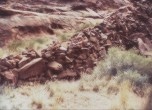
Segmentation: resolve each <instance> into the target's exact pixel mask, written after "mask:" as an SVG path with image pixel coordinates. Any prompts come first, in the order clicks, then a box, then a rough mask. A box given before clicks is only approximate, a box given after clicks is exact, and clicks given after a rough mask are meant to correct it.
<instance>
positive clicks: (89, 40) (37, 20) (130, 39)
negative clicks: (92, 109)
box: [0, 0, 152, 109]
mask: <svg viewBox="0 0 152 110" xmlns="http://www.w3.org/2000/svg"><path fill="white" fill-rule="evenodd" d="M0 3H1V5H0V26H1V27H0V46H1V47H2V48H7V46H8V44H9V42H10V41H11V40H14V39H17V40H19V41H24V39H29V38H30V39H33V38H35V37H41V38H43V37H44V38H45V36H47V37H49V39H51V40H50V44H49V45H46V46H45V47H44V48H43V49H41V50H40V49H39V50H35V49H33V48H31V47H27V48H26V49H25V50H24V51H22V52H21V53H16V54H15V55H14V54H9V55H7V56H5V57H4V58H1V59H0V83H1V84H2V85H4V83H5V82H6V81H9V80H10V81H11V82H12V83H13V85H14V87H17V86H20V85H19V84H18V82H19V81H21V82H24V81H34V82H35V81H40V82H43V83H45V82H46V81H48V80H51V81H54V80H59V79H68V80H71V79H75V80H76V79H79V80H81V77H82V76H83V75H84V74H93V73H94V71H96V70H94V68H96V67H98V65H99V64H98V63H99V62H100V61H101V62H102V61H103V62H104V60H106V58H107V56H110V54H109V51H108V50H109V48H111V47H120V48H123V50H129V49H133V50H134V51H135V53H136V54H139V55H142V56H144V57H148V60H147V59H144V58H141V59H142V60H143V61H144V62H146V63H143V64H141V65H143V66H137V65H136V63H134V62H136V61H134V60H133V59H132V62H133V63H131V64H128V63H127V64H124V65H117V63H116V62H115V63H116V64H114V65H113V66H111V68H110V69H109V68H108V67H107V68H106V71H105V73H106V72H107V74H109V73H110V77H114V76H119V72H120V71H121V72H122V71H124V70H126V71H128V68H129V69H130V70H131V71H132V70H137V71H138V75H141V76H140V77H142V78H144V77H146V79H147V82H146V83H143V84H146V85H147V84H148V86H147V91H151V90H149V88H151V85H149V84H151V78H152V73H151V67H149V66H150V65H151V61H152V60H151V59H150V58H149V57H151V56H152V52H151V49H152V8H151V6H152V2H151V1H150V0H144V1H135V0H130V1H129V0H123V1H120V0H112V1H111V0H103V1H99V0H95V1H91V0H77V1H76V0H73V1H70V0H58V1H49V0H38V1H34V0H23V1H21V0H15V1H11V0H10V1H9V0H7V1H5V0H4V1H2V2H0ZM88 23H91V25H88ZM82 25H83V26H84V27H82ZM58 31H60V34H64V33H65V32H67V33H70V31H74V33H72V35H71V36H68V38H66V39H63V36H59V34H58ZM60 37H61V38H60ZM120 53H121V52H120ZM122 54H123V53H122ZM113 55H114V54H113ZM120 55H121V54H120ZM117 56H119V54H117ZM133 56H134V55H131V57H133ZM137 57H138V56H137ZM124 58H125V56H124ZM139 58H140V57H139ZM110 62H112V60H110ZM117 62H119V60H118V61H117ZM137 62H138V61H137ZM146 64H147V65H148V66H147V67H146V66H145V65H146ZM111 65H112V63H111ZM101 68H103V67H101ZM132 68H133V69H132ZM145 68H147V69H145ZM121 69H122V70H121ZM119 70H120V71H119ZM98 72H99V71H98ZM102 72H103V70H102V71H101V72H100V73H99V74H101V73H102ZM105 73H104V74H105ZM122 73H123V72H122ZM105 76H106V75H105ZM86 77H87V76H86ZM92 77H94V76H92ZM137 79H138V78H137ZM93 82H94V81H93ZM45 86H46V85H45ZM83 86H84V85H83ZM128 86H129V85H128ZM95 87H96V86H95ZM135 87H137V88H138V86H137V85H136V86H135ZM49 88H50V87H49ZM84 88H85V87H81V85H80V90H82V89H83V90H85V89H84ZM137 88H136V89H133V92H134V93H135V94H137V95H141V94H144V93H143V92H141V91H139V90H138V89H137ZM98 89H99V88H98ZM119 89H120V91H121V92H122V94H123V92H124V91H123V90H122V89H121V88H119ZM93 90H94V91H98V90H96V88H95V89H93ZM112 91H113V89H112ZM116 91H117V89H116ZM121 92H120V93H121ZM149 93H150V92H149ZM88 94H89V93H88ZM145 94H146V93H145ZM147 94H148V93H147ZM142 96H143V95H142ZM122 97H124V96H122ZM145 97H146V98H145V99H144V98H143V100H146V99H148V98H147V96H145ZM135 99H138V97H135ZM101 100H102V98H101ZM103 100H104V99H103ZM123 100H124V99H122V103H123ZM150 102H151V100H149V102H148V101H147V106H145V105H146V104H145V105H143V106H142V107H141V108H144V107H149V106H150V104H148V103H150ZM107 103H108V102H107ZM109 103H110V102H109ZM124 103H126V102H124ZM124 103H123V104H124ZM141 103H142V102H141ZM36 105H37V104H36ZM107 106H108V104H107ZM125 107H126V104H124V106H123V108H122V109H124V108H125ZM40 108H42V107H40ZM61 108H62V107H61ZM63 108H64V107H63ZM73 108H74V106H73ZM82 108H83V107H82ZM98 108H100V107H98ZM101 108H102V107H101ZM105 108H106V107H105ZM106 109H107V108H106Z"/></svg>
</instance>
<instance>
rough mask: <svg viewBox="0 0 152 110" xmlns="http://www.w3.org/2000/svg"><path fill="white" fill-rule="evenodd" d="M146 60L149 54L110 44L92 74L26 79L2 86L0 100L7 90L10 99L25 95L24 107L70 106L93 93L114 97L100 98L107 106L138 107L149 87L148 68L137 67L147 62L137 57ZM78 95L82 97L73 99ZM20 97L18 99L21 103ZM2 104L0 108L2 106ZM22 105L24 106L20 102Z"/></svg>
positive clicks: (3, 97)
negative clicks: (74, 78) (39, 80)
mask: <svg viewBox="0 0 152 110" xmlns="http://www.w3.org/2000/svg"><path fill="white" fill-rule="evenodd" d="M135 58H136V59H135ZM145 60H146V62H149V63H151V59H150V58H145V57H142V56H139V55H137V54H135V53H133V52H128V51H122V50H121V49H118V48H111V49H110V50H109V55H108V56H107V57H106V59H105V60H104V61H101V62H100V63H99V64H98V65H97V67H96V68H95V69H94V71H93V74H90V75H86V74H84V75H83V76H82V78H81V79H80V80H79V81H72V82H68V81H50V82H49V81H48V82H46V83H45V84H44V85H41V84H36V83H34V84H32V85H29V84H30V83H27V84H25V85H22V86H21V87H20V88H18V89H15V90H12V88H10V87H4V88H3V89H2V92H1V95H0V100H3V102H5V101H6V99H7V98H6V94H8V93H9V95H8V96H7V97H8V98H10V100H9V101H12V100H18V97H22V99H24V98H26V101H27V102H28V103H27V105H26V107H27V108H33V109H51V108H52V109H59V108H60V109H62V108H68V106H67V105H69V104H70V105H69V107H70V106H71V107H72V108H77V107H78V105H77V104H75V103H78V102H80V103H81V102H82V103H81V104H82V105H83V103H84V102H86V103H90V102H89V100H96V98H95V97H94V98H93V99H92V98H91V94H94V95H97V96H98V97H99V99H100V98H101V99H102V98H103V97H105V98H109V97H113V98H112V99H106V100H103V101H106V103H109V104H111V106H107V107H108V108H109V109H113V110H120V109H124V110H125V109H137V106H138V109H141V108H142V107H144V103H145V102H146V100H147V98H146V97H147V94H148V93H149V91H150V90H151V89H150V87H151V86H150V85H149V83H148V79H147V78H148V76H143V75H141V74H146V72H147V71H148V72H149V71H150V70H145V73H142V72H141V73H140V71H139V70H140V68H141V67H142V66H146V65H148V64H147V63H140V64H141V65H139V62H140V61H141V62H145ZM133 64H134V65H133ZM130 65H133V66H131V67H130V68H125V67H128V66H130ZM149 66H150V65H149ZM111 68H116V69H117V71H118V73H117V74H116V75H114V76H113V75H112V74H111V73H108V72H109V71H110V70H111ZM124 68H125V69H124ZM147 68H148V67H147ZM82 94H83V95H82ZM84 94H88V95H84ZM81 95H82V96H81ZM77 97H81V98H79V100H76V99H75V98H77ZM83 97H85V98H83ZM139 99H140V100H139ZM69 100H70V103H69ZM22 101H23V100H20V103H22ZM20 103H11V105H10V106H18V105H19V104H20ZM67 103H68V104H67ZM3 104H4V103H2V105H3ZM94 104H95V103H94ZM2 105H1V106H0V108H3V106H2ZM4 105H5V104H4ZM95 105H96V104H95ZM87 107H89V106H84V105H83V108H87ZM98 107H99V106H97V108H98ZM100 107H101V108H102V107H104V105H102V104H101V106H100ZM22 108H24V106H23V105H22ZM95 108H96V107H95Z"/></svg>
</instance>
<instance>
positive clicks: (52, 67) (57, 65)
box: [48, 61, 63, 71]
mask: <svg viewBox="0 0 152 110" xmlns="http://www.w3.org/2000/svg"><path fill="white" fill-rule="evenodd" d="M48 68H49V69H50V70H53V71H62V70H63V66H62V64H60V63H58V62H56V61H53V62H51V63H49V64H48Z"/></svg>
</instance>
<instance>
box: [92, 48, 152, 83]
mask: <svg viewBox="0 0 152 110" xmlns="http://www.w3.org/2000/svg"><path fill="white" fill-rule="evenodd" d="M151 66H152V58H146V57H143V56H140V55H137V54H136V53H134V52H131V51H123V50H121V49H118V48H111V49H110V50H109V52H108V55H107V57H106V58H105V60H104V61H101V62H100V63H99V64H98V66H97V67H96V68H95V70H94V72H93V73H94V74H95V75H96V76H97V77H98V78H102V77H104V76H107V75H109V76H116V78H117V79H118V82H122V81H123V80H130V81H132V82H135V83H139V82H140V83H143V82H147V80H148V75H150V74H152V68H151Z"/></svg>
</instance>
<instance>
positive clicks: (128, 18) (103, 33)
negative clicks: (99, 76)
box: [0, 2, 152, 85]
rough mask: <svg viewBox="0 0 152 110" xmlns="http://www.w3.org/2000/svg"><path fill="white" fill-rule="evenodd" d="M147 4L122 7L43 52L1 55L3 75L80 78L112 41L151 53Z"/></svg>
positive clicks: (150, 23)
mask: <svg viewBox="0 0 152 110" xmlns="http://www.w3.org/2000/svg"><path fill="white" fill-rule="evenodd" d="M135 3H136V2H135ZM148 4H150V5H148ZM147 5H148V6H151V2H146V3H145V4H144V5H142V6H136V8H135V7H133V6H127V7H123V8H120V9H118V10H117V11H116V12H115V13H113V14H112V15H111V16H109V17H108V18H107V19H105V20H104V22H103V23H102V24H100V25H98V26H96V27H94V28H88V29H85V30H83V31H82V32H80V33H78V34H76V35H74V36H73V37H72V38H71V39H70V40H68V41H66V42H62V43H60V42H54V43H53V44H51V45H49V46H48V47H47V48H46V49H43V50H42V51H41V55H39V54H38V53H37V52H36V51H35V50H33V49H27V50H26V51H25V52H22V54H20V55H16V56H13V55H10V56H8V57H6V58H3V59H0V77H5V78H6V79H10V80H12V82H13V83H14V84H15V85H16V84H17V81H18V79H22V80H24V79H26V80H27V79H30V78H32V77H34V78H36V79H41V78H42V79H45V80H46V79H54V78H58V79H63V78H79V77H80V74H81V73H83V72H85V73H90V72H91V70H92V69H93V67H94V66H96V64H97V62H98V61H99V60H101V59H102V58H104V57H105V55H106V53H107V50H108V48H109V47H110V46H112V45H119V46H122V45H123V46H124V47H125V48H126V49H130V48H132V47H137V48H138V49H139V51H140V53H141V54H143V55H146V56H147V55H148V56H152V54H151V53H149V51H150V50H151V49H152V43H151V39H152V33H151V32H152V22H151V21H152V18H151V17H152V15H151V12H152V11H149V10H151V8H149V7H147ZM140 9H142V10H144V11H142V12H140ZM145 12H147V13H145ZM144 53H146V54H144ZM147 53H148V54H147ZM0 79H2V78H0Z"/></svg>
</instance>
